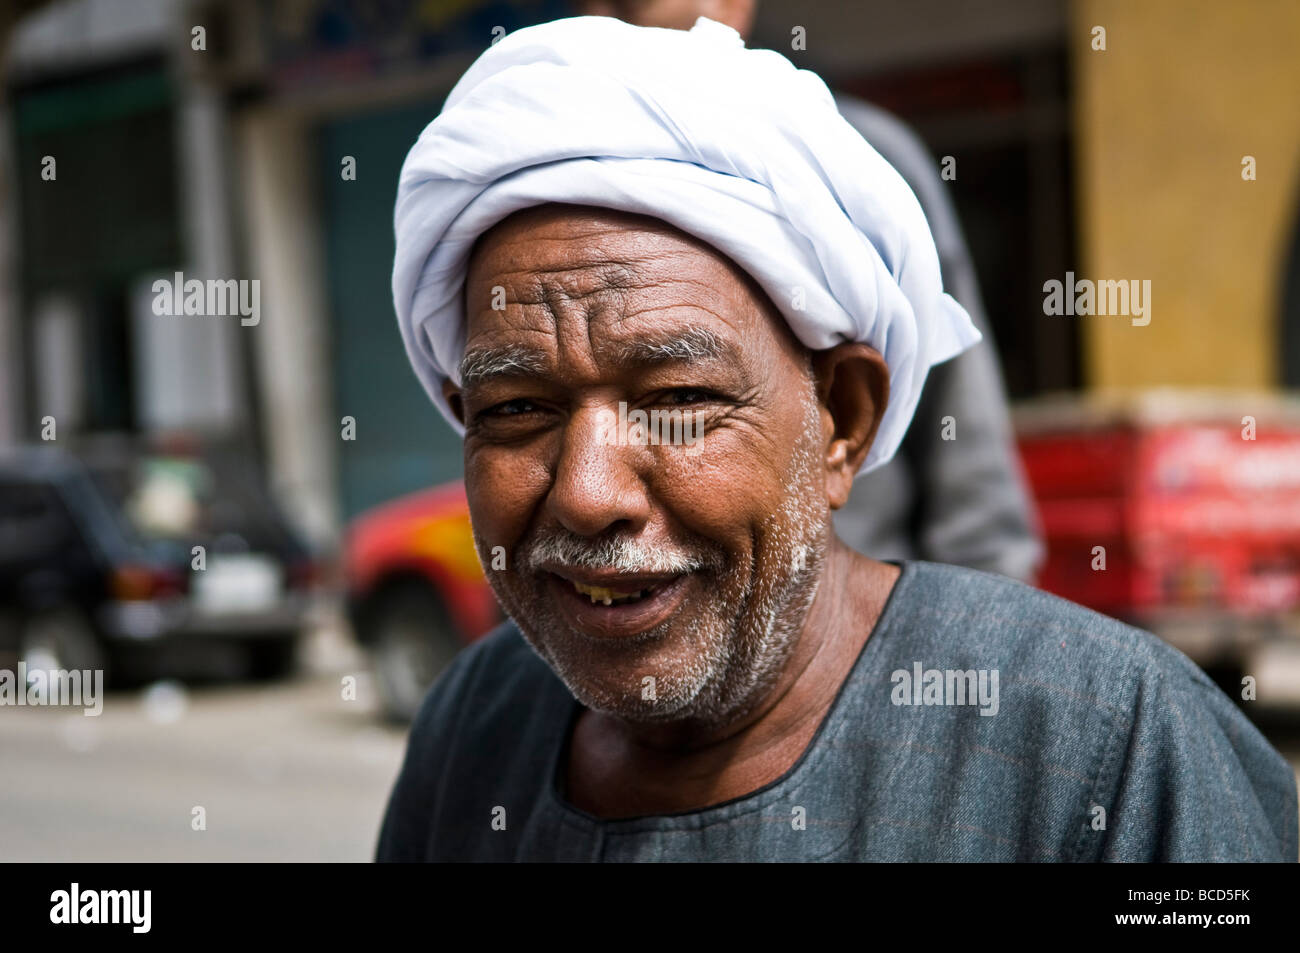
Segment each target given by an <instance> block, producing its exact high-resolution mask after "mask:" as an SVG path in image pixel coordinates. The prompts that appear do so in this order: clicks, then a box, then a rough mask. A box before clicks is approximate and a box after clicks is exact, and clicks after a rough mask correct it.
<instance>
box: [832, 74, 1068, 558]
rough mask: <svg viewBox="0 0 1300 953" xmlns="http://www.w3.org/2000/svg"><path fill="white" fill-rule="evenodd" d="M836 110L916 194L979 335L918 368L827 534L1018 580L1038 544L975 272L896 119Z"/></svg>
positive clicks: (925, 158) (947, 275) (943, 192)
mask: <svg viewBox="0 0 1300 953" xmlns="http://www.w3.org/2000/svg"><path fill="white" fill-rule="evenodd" d="M836 104H837V105H838V106H839V110H840V114H841V115H842V116H844V118H845V119H846V120H848V122H849V124H850V125H852V126H853V127H854V128H855V129H857V130H858V132H860V133H861V134H862V138H864V139H866V140H867V142H869V143H871V145H872V147H873V148H875V150H876V151H877V152H879V153H880V154H881V155H882V156H883V157H884V158H885V160H886V161H887V162H888V163H889V164H890V165H892V166H893V167H894V168H895V169H896V170H897V171H898V174H899V175H901V176H902V177H903V178H904V179H905V180H906V182H907V184H908V185H909V186H910V187H911V189H912V191H913V192H914V193H915V194H916V197H917V200H918V201H919V202H920V203H921V208H922V209H923V210H924V211H925V217H926V220H927V221H928V222H929V224H930V232H931V234H932V235H933V236H934V244H935V247H936V249H937V250H938V252H939V265H940V268H941V269H942V271H943V285H944V290H945V291H947V292H948V293H949V294H950V295H952V296H953V297H954V298H956V299H957V301H958V302H960V303H961V305H962V307H964V308H965V309H966V311H967V313H968V314H970V316H971V320H972V321H973V322H974V324H975V326H976V327H977V328H979V330H980V333H981V334H983V335H984V340H983V341H982V342H981V343H979V344H977V345H975V347H973V348H971V349H970V350H969V351H966V352H964V353H962V354H959V355H958V356H957V357H955V358H953V359H952V360H951V361H947V362H945V363H943V364H940V365H938V366H936V367H935V368H933V369H932V370H931V371H930V374H929V377H927V378H926V382H925V388H924V389H923V390H922V392H921V399H920V402H919V403H918V404H917V408H916V413H915V414H914V415H913V417H912V423H911V426H910V427H909V428H908V431H907V436H906V437H905V438H904V440H903V444H902V446H901V447H899V450H898V453H897V454H896V455H895V456H894V459H893V460H891V461H890V462H889V463H887V464H886V465H885V466H883V467H881V468H880V469H879V470H876V471H874V472H872V473H868V474H867V475H866V476H863V477H861V478H859V479H858V480H857V482H856V483H855V484H854V487H853V493H852V494H851V496H850V498H849V502H848V504H847V505H845V506H844V507H843V508H841V509H840V510H838V511H836V513H835V529H836V531H837V532H838V533H839V535H840V537H841V538H842V539H843V540H844V541H845V542H846V543H848V544H849V545H850V546H852V547H853V548H854V549H856V550H857V551H858V552H861V553H866V554H867V555H869V556H874V557H875V558H877V559H913V558H915V559H927V560H932V561H934V562H943V563H954V564H956V565H959V566H969V567H971V568H972V569H983V570H985V571H987V572H999V573H1002V574H1004V575H1007V576H1011V577H1012V578H1013V579H1021V580H1026V581H1030V580H1032V579H1033V576H1034V573H1035V572H1036V570H1037V567H1038V565H1039V563H1040V562H1041V561H1042V556H1043V547H1042V543H1041V542H1040V540H1039V529H1038V525H1037V520H1036V518H1035V515H1034V512H1033V508H1032V506H1031V505H1030V501H1029V494H1028V492H1027V490H1026V487H1025V481H1024V475H1023V474H1022V472H1021V468H1020V461H1019V457H1018V456H1017V454H1016V447H1015V440H1014V436H1013V434H1012V430H1011V422H1010V416H1009V413H1008V410H1007V397H1006V393H1005V391H1004V389H1003V386H1002V370H1001V368H1000V367H999V365H998V358H997V352H996V351H995V350H994V346H993V337H992V332H991V330H990V328H989V323H988V319H987V318H986V317H985V315H984V306H983V304H982V303H981V299H980V290H979V282H978V280H977V279H976V276H975V266H974V265H973V264H972V262H971V257H970V251H969V250H968V249H967V247H966V240H965V238H964V237H963V236H962V231H961V225H960V223H959V222H958V220H957V213H956V212H955V210H954V209H953V205H952V201H951V200H950V199H949V197H948V192H947V188H948V186H947V184H946V183H945V182H944V181H943V180H941V179H940V178H939V173H938V171H937V169H938V166H937V164H936V163H935V160H934V158H933V157H932V156H931V155H930V153H929V152H928V151H927V150H926V148H925V145H924V144H923V143H922V142H921V140H920V139H918V138H917V136H916V135H915V134H914V133H913V132H912V131H911V130H910V129H908V128H907V126H905V125H904V124H903V123H902V121H901V120H899V119H898V118H896V117H895V116H892V115H890V114H889V113H887V112H885V111H884V110H883V109H878V108H876V107H875V106H872V105H870V104H869V103H865V102H863V101H862V100H860V99H854V98H853V97H850V96H843V95H839V96H837V97H836ZM945 417H952V418H953V423H954V432H953V437H954V439H951V440H945V439H943V435H944V418H945Z"/></svg>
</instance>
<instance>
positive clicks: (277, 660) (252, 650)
mask: <svg viewBox="0 0 1300 953" xmlns="http://www.w3.org/2000/svg"><path fill="white" fill-rule="evenodd" d="M244 651H245V653H246V655H245V658H246V660H247V670H248V677H249V678H251V679H252V680H253V681H255V682H276V681H279V680H280V679H283V678H288V677H289V676H290V675H292V674H293V671H294V669H295V668H296V667H297V664H298V638H297V636H294V635H289V636H274V637H268V638H263V639H259V640H258V641H256V642H253V643H251V644H250V645H249V646H247V648H246V649H245V650H244Z"/></svg>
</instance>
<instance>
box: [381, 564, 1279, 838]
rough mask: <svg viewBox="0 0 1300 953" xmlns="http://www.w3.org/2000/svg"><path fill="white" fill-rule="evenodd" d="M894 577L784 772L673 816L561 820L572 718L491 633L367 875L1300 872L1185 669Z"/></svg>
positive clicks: (1218, 711) (438, 699)
mask: <svg viewBox="0 0 1300 953" xmlns="http://www.w3.org/2000/svg"><path fill="white" fill-rule="evenodd" d="M901 565H902V574H901V576H900V577H899V579H898V581H897V583H896V584H895V586H894V589H893V592H892V593H891V595H890V597H889V600H888V602H887V604H886V606H885V609H884V611H883V613H882V614H881V617H880V619H879V620H878V622H877V624H876V626H875V628H874V629H873V631H872V633H871V636H870V638H869V639H868V640H867V642H866V644H865V646H864V648H863V650H862V652H861V655H860V656H859V657H858V659H857V661H856V662H855V664H854V666H853V669H852V670H851V672H850V674H849V676H848V677H847V679H846V680H845V681H844V683H843V685H842V686H841V688H840V691H839V694H838V696H837V698H836V700H835V702H834V703H833V705H832V706H831V709H830V711H829V712H828V714H827V715H826V717H825V719H824V720H823V722H822V724H821V725H820V727H819V728H818V730H817V733H816V735H815V736H814V738H813V740H812V742H811V743H810V744H809V746H808V748H807V749H806V750H805V752H804V753H803V755H802V756H801V757H800V758H799V760H798V762H797V763H796V764H795V765H794V766H793V767H792V768H790V769H789V770H788V771H787V772H786V773H785V774H784V775H783V776H782V777H780V778H779V779H777V780H776V781H774V782H772V783H771V784H768V785H767V786H765V787H763V788H761V789H760V790H757V791H754V792H752V793H750V794H747V795H745V796H743V797H740V798H737V799H735V800H732V801H728V802H726V803H724V804H718V805H715V806H712V807H708V808H705V809H703V810H695V811H687V812H683V813H679V814H673V815H666V816H652V817H639V818H631V819H620V820H600V819H598V818H596V817H593V816H591V815H589V814H586V813H584V812H583V811H581V810H578V809H576V808H574V807H573V806H571V805H569V804H568V803H567V802H566V800H565V795H564V789H563V787H564V786H563V780H564V777H565V770H564V769H565V764H566V746H567V743H568V737H569V733H570V729H571V728H572V726H573V723H574V719H575V717H576V716H577V714H578V712H579V711H580V708H579V705H578V703H577V702H576V701H575V700H574V698H573V696H572V695H571V694H570V693H569V691H568V689H567V688H565V686H564V684H563V683H562V682H560V680H559V679H558V678H557V677H556V676H555V675H554V674H553V673H552V672H551V670H550V668H549V667H548V666H547V665H546V664H545V663H544V662H543V661H542V660H541V659H540V658H539V657H538V656H537V655H536V654H535V653H534V652H533V651H532V649H531V648H530V647H529V646H528V644H527V643H526V642H525V641H524V639H523V638H522V636H521V635H520V634H519V631H518V630H517V629H516V628H515V626H514V625H513V624H511V623H507V624H506V625H504V626H502V627H501V628H498V629H497V630H496V631H495V632H494V633H492V634H491V635H489V636H487V637H486V638H484V639H483V640H482V641H480V642H478V643H477V644H475V645H473V646H471V647H470V648H468V649H466V650H465V651H463V652H462V653H461V654H460V655H459V656H458V657H457V659H456V661H455V662H454V663H453V664H452V666H451V667H450V668H449V669H448V670H447V671H446V673H444V675H443V676H442V677H441V679H439V681H438V682H437V684H435V685H434V687H433V688H432V689H431V690H430V692H429V694H428V696H427V697H426V698H425V700H424V703H423V704H422V706H421V708H420V711H419V714H418V715H417V717H416V719H415V722H414V724H413V726H412V730H411V738H410V743H409V747H408V749H407V754H406V759H405V763H404V764H403V767H402V769H401V773H400V775H399V777H398V779H397V783H396V786H395V787H394V789H393V792H392V797H391V799H390V802H389V805H388V810H387V814H386V816H385V818H384V821H383V826H382V830H381V832H380V836H379V844H378V850H377V855H376V857H377V859H378V860H381V861H413V860H488V861H508V860H525V861H556V860H559V861H570V860H580V861H643V860H650V861H703V860H735V861H777V860H872V861H903V860H906V861H927V860H941V861H1013V860H1019V861H1101V860H1106V861H1111V860H1123V861H1155V860H1178V861H1188V860H1207V861H1216V860H1217V861H1227V860H1256V861H1262V860H1271V861H1272V860H1295V859H1296V852H1297V833H1296V827H1297V807H1296V786H1295V777H1294V775H1293V774H1292V772H1291V769H1290V768H1289V767H1288V765H1287V764H1286V762H1285V761H1284V760H1283V759H1282V758H1281V757H1280V756H1279V755H1278V754H1277V752H1276V751H1274V750H1273V749H1272V748H1271V747H1270V746H1269V744H1268V742H1267V741H1265V740H1264V738H1263V737H1262V736H1261V735H1260V733H1259V732H1258V731H1257V730H1256V729H1255V728H1254V726H1253V725H1251V723H1250V722H1249V721H1248V720H1247V719H1246V718H1245V717H1243V716H1242V715H1241V713H1240V712H1238V710H1237V709H1236V707H1235V706H1234V704H1233V703H1232V701H1231V700H1229V699H1228V698H1227V697H1226V696H1225V695H1224V694H1223V693H1222V692H1221V691H1220V690H1219V689H1218V688H1217V687H1215V685H1214V684H1213V683H1212V682H1210V681H1209V679H1208V678H1206V676H1205V675H1204V673H1202V672H1201V671H1200V669H1198V668H1197V667H1196V666H1195V665H1193V664H1192V663H1191V662H1190V661H1189V660H1188V659H1187V658H1186V657H1185V656H1183V655H1182V654H1180V653H1179V652H1177V651H1176V650H1174V649H1173V648H1171V647H1169V646H1168V645H1166V644H1165V643H1163V642H1160V641H1159V640H1158V639H1156V638H1155V637H1154V636H1152V635H1150V634H1149V633H1146V632H1143V631H1141V630H1138V629H1134V628H1130V627H1128V626H1126V625H1123V624H1122V623H1119V622H1117V621H1115V620H1113V619H1109V618H1107V617H1105V616H1101V615H1098V614H1096V613H1094V612H1091V611H1089V610H1087V609H1083V608H1080V607H1079V606H1076V605H1073V604H1072V603H1069V602H1065V601H1064V600H1061V599H1058V598H1056V597H1054V596H1050V595H1047V594H1045V593H1043V592H1040V591H1038V590H1035V589H1032V588H1029V587H1027V586H1024V585H1021V584H1019V583H1016V582H1013V581H1010V580H1008V579H1005V578H1002V577H999V576H994V575H991V574H987V573H982V572H975V571H972V570H968V569H961V568H957V567H952V566H941V565H937V564H932V563H924V562H911V561H906V562H903V563H901ZM918 671H919V672H920V674H921V677H920V678H919V679H916V678H915V677H914V676H915V675H916V673H917V672H918ZM931 671H933V672H937V673H939V676H938V679H939V680H938V681H937V682H936V680H935V678H934V677H932V676H931V675H929V674H928V673H930V672H931ZM949 672H953V673H958V674H957V677H956V678H951V677H950V676H949V675H948V673H949ZM900 673H906V676H905V677H904V676H903V675H901V674H900ZM960 673H970V674H969V676H965V675H962V674H960ZM994 673H996V676H997V689H996V694H995V693H994V691H993V675H994ZM914 682H915V684H913V683H914ZM964 688H968V689H971V691H970V692H969V693H968V694H967V693H965V692H964V691H963V692H962V694H959V690H962V689H964ZM981 689H983V692H982V693H981ZM927 701H929V702H931V703H927ZM936 701H941V702H944V703H933V702H936ZM949 702H951V703H949ZM960 702H965V703H960ZM985 712H987V714H985Z"/></svg>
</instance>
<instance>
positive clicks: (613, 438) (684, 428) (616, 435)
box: [601, 400, 704, 454]
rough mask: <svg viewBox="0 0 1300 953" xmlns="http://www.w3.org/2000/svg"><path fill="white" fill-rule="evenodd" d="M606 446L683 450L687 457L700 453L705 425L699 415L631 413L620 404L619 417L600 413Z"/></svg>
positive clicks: (671, 411)
mask: <svg viewBox="0 0 1300 953" xmlns="http://www.w3.org/2000/svg"><path fill="white" fill-rule="evenodd" d="M601 422H602V424H603V425H604V433H605V443H606V445H608V446H613V447H660V446H682V447H686V448H687V450H686V452H687V453H690V454H696V453H699V452H700V447H699V440H700V438H701V437H702V436H703V435H704V425H703V422H702V420H701V416H700V415H699V414H695V413H692V412H690V411H684V410H677V409H672V410H648V411H647V410H639V409H638V410H628V407H627V402H626V401H622V400H620V401H619V402H618V413H617V414H615V413H614V412H613V411H610V410H604V411H602V412H601Z"/></svg>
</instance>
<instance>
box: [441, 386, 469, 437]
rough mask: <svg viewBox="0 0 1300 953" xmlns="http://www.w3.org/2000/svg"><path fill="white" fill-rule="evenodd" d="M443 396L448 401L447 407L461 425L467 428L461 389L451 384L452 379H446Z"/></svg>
mask: <svg viewBox="0 0 1300 953" xmlns="http://www.w3.org/2000/svg"><path fill="white" fill-rule="evenodd" d="M442 396H443V398H444V399H445V400H446V401H447V406H449V407H450V408H451V412H452V413H453V414H455V415H456V419H457V420H458V421H460V425H461V426H462V427H463V426H465V406H464V404H463V403H462V402H461V399H460V388H459V387H457V386H456V385H455V384H453V383H452V382H451V378H450V377H448V378H445V379H444V380H443V382H442Z"/></svg>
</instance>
